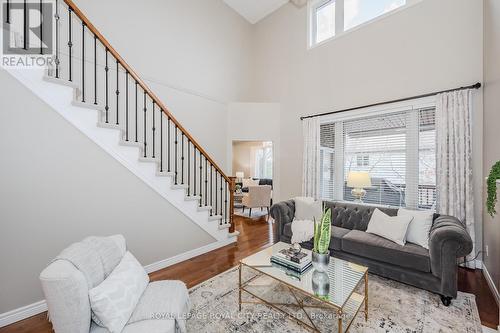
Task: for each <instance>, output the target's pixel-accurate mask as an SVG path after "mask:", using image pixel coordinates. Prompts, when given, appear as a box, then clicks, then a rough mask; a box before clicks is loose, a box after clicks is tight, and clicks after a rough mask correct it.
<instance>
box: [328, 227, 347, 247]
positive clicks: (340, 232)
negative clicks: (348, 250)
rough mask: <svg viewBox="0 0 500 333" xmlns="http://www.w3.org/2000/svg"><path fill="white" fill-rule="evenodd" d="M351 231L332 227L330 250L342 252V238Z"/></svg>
mask: <svg viewBox="0 0 500 333" xmlns="http://www.w3.org/2000/svg"><path fill="white" fill-rule="evenodd" d="M350 231H351V230H350V229H345V228H341V227H336V226H332V238H331V239H330V246H329V248H330V250H336V251H340V250H342V238H343V237H344V236H345V235H347V233H349V232H350Z"/></svg>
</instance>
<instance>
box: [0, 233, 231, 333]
mask: <svg viewBox="0 0 500 333" xmlns="http://www.w3.org/2000/svg"><path fill="white" fill-rule="evenodd" d="M236 239H237V238H236V237H228V239H227V240H222V241H218V242H214V243H210V244H207V245H204V246H202V247H199V248H197V249H193V250H190V251H187V252H184V253H181V254H178V255H176V256H173V257H171V258H168V259H164V260H160V261H157V262H154V263H152V264H149V265H146V266H144V270H145V271H146V272H147V273H148V274H150V273H153V272H156V271H159V270H161V269H164V268H166V267H169V266H172V265H175V264H177V263H179V262H182V261H185V260H188V259H191V258H193V257H196V256H199V255H202V254H204V253H207V252H210V251H213V250H215V249H218V248H221V247H223V246H226V245H229V244H231V243H234V242H236ZM45 311H47V302H45V300H42V301H38V302H36V303H33V304H29V305H26V306H23V307H20V308H18V309H14V310H12V311H9V312H5V313H0V327H4V326H7V325H10V324H13V323H15V322H18V321H21V320H23V319H26V318H29V317H32V316H35V315H37V314H40V313H42V312H45Z"/></svg>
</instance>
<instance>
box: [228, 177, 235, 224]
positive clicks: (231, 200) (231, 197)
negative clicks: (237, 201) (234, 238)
mask: <svg viewBox="0 0 500 333" xmlns="http://www.w3.org/2000/svg"><path fill="white" fill-rule="evenodd" d="M229 180H230V183H229V223H230V226H229V232H234V191H235V188H236V177H229Z"/></svg>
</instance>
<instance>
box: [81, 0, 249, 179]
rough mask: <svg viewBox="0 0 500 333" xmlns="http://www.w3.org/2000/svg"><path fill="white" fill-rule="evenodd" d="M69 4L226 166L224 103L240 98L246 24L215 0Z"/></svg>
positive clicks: (244, 78) (242, 96)
mask: <svg viewBox="0 0 500 333" xmlns="http://www.w3.org/2000/svg"><path fill="white" fill-rule="evenodd" d="M76 3H77V5H78V6H79V7H80V9H81V10H82V11H83V12H84V13H85V14H86V15H87V17H88V18H89V19H90V20H91V21H92V22H93V23H94V25H95V26H96V27H97V28H98V29H99V31H101V32H102V34H103V35H104V36H105V37H106V38H107V39H108V40H109V41H110V43H111V44H112V45H113V46H114V47H115V48H116V49H117V51H118V52H119V53H120V54H121V55H122V56H123V58H124V59H125V61H127V63H128V64H129V65H131V66H132V68H134V69H135V70H136V71H137V72H138V73H139V74H140V76H141V77H142V78H143V79H145V81H146V83H147V84H148V85H149V86H150V87H151V88H152V90H153V91H154V92H155V93H156V94H157V95H158V96H159V97H160V99H161V100H162V101H163V102H164V103H165V104H166V105H167V107H169V109H170V111H171V112H172V113H173V114H174V116H175V117H176V118H177V119H178V120H179V121H180V122H181V124H183V126H184V127H185V128H186V129H187V130H188V131H189V132H190V134H192V135H193V136H194V137H195V139H197V141H199V142H200V143H201V144H202V146H203V147H204V148H205V150H206V151H207V152H208V153H209V154H210V155H211V157H213V159H214V160H215V161H216V162H217V163H218V164H219V165H220V166H221V167H222V168H223V169H225V170H227V169H229V164H230V163H228V160H227V159H226V158H227V155H226V150H225V148H226V145H225V142H226V139H227V133H226V128H225V126H224V125H223V124H225V122H226V117H227V103H228V102H230V101H240V100H246V91H248V87H247V85H248V84H249V73H250V64H251V43H249V42H248V41H249V40H251V29H252V26H251V25H250V24H249V23H248V22H247V21H245V20H244V19H243V18H242V17H241V16H239V15H238V14H237V13H236V12H234V11H233V10H232V9H231V8H229V7H228V6H227V5H225V4H224V3H223V1H221V0H202V1H200V0H182V1H179V0H143V1H140V2H137V1H120V0H107V1H95V0H94V1H92V0H77V1H76ZM207 129H216V130H215V131H207Z"/></svg>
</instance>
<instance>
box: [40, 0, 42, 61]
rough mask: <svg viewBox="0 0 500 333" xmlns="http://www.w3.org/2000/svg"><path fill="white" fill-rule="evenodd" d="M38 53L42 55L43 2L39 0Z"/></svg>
mask: <svg viewBox="0 0 500 333" xmlns="http://www.w3.org/2000/svg"><path fill="white" fill-rule="evenodd" d="M40 54H41V55H43V4H42V0H40Z"/></svg>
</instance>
